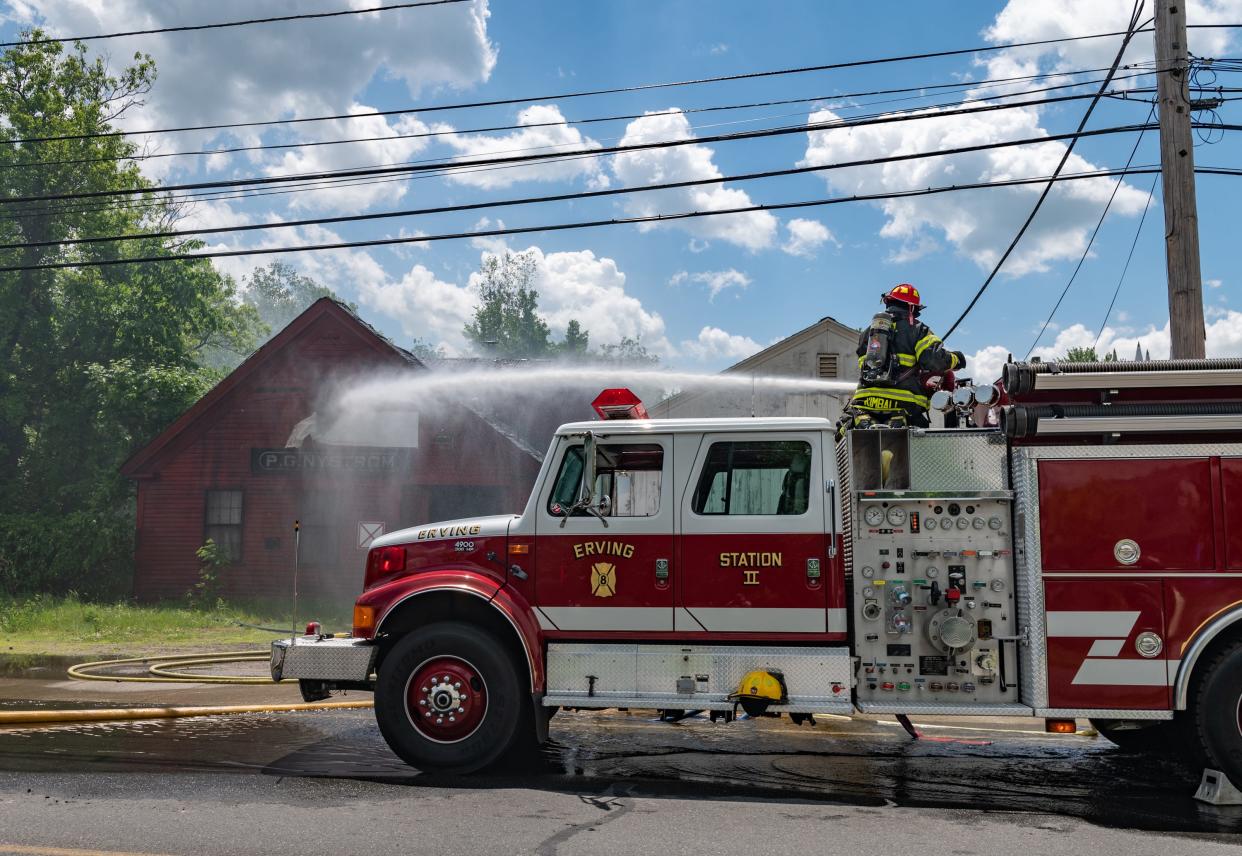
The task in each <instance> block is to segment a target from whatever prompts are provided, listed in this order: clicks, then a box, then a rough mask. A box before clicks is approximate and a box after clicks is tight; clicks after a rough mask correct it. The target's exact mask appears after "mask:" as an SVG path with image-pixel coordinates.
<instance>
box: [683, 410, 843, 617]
mask: <svg viewBox="0 0 1242 856" xmlns="http://www.w3.org/2000/svg"><path fill="white" fill-rule="evenodd" d="M824 496H825V489H824V463H823V454H822V447H821V437H820V434H819V433H818V432H813V431H807V432H781V433H765V434H756V433H749V432H748V433H737V434H724V433H722V434H708V435H706V436H705V437H704V438H703V442H702V444H701V445H700V447H699V451H698V457H697V460H696V461H695V466H694V468H693V470H692V471H691V475H690V481H689V483H688V484H687V485H686V490H685V495H684V498H683V500H682V514H681V539H680V544H679V553H680V558H679V567H680V573H679V574H678V607H679V608H678V610H677V612H676V618H675V621H676V629H677V630H678V631H684V632H689V633H698V634H702V633H712V634H716V633H728V634H746V635H759V636H762V637H763V638H764V639H773V638H782V637H786V638H805V637H806V636H808V635H812V634H818V635H823V634H825V633H827V632H829V630H830V629H831V630H835V629H838V628H830V627H829V622H828V615H829V613H828V609H827V608H828V598H827V592H828V590H829V587H830V586H829V579H830V574H829V567H828V559H827V555H828V549H827V545H828V542H827V535H826V527H827V520H826V517H825V506H826V503H825V499H824ZM835 612H836V611H834V613H835ZM840 612H841V615H840V616H839V618H840V620H841V621H842V625H843V621H844V611H843V610H841V611H840ZM839 629H840V630H844V626H842V627H841V628H839Z"/></svg>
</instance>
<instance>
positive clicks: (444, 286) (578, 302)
mask: <svg viewBox="0 0 1242 856" xmlns="http://www.w3.org/2000/svg"><path fill="white" fill-rule="evenodd" d="M521 252H522V253H526V254H529V255H531V256H532V257H533V258H534V260H535V264H536V273H535V278H534V281H533V283H532V284H533V286H534V288H535V290H536V291H538V292H539V312H540V315H541V316H542V317H543V318H544V320H545V321H547V322H548V326H549V327H551V329H552V335H553V338H557V337H559V336H561V335H563V334H564V332H565V328H566V326H568V324H569V322H570V321H571V320H576V321H578V323H579V324H581V325H582V328H583V329H584V330H586V331H587V332H588V333H589V334H590V337H591V344H592V345H593V346H599V345H603V344H613V343H616V342H618V341H620V340H621V339H622V338H623V337H630V338H634V339H640V340H641V341H642V343H643V344H644V345H645V346H646V347H647V348H648V350H650V351H652V352H653V353H657V354H661V355H667V354H670V353H671V352H672V350H673V348H672V345H671V343H670V342H669V341H668V339H667V337H666V335H665V329H664V319H663V318H661V317H660V315H659V313H656V312H651V311H649V310H647V309H646V308H644V306H643V304H642V301H640V300H639V299H638V298H636V297H634V296H633V295H630V294H628V293H626V291H625V274H624V273H622V272H621V270H620V269H619V268H618V267H617V263H616V262H615V261H614V260H612V259H610V258H601V257H597V256H596V255H595V254H594V253H593V252H591V251H590V250H579V251H569V252H556V253H545V252H544V251H543V250H542V249H541V248H539V247H528V248H526V249H525V250H522V251H521ZM488 254H489V252H487V251H485V252H484V255H485V256H486V255H488ZM369 260H370V256H369V255H367V254H365V253H352V254H351V257H348V258H345V259H341V258H337V259H336V260H334V261H331V262H329V266H321V267H320V268H319V270H318V274H319V275H318V277H317V278H319V279H320V281H322V282H324V283H326V284H329V285H331V284H334V283H337V282H342V281H349V280H352V282H354V283H355V284H356V287H357V291H358V297H359V300H360V302H361V303H362V304H363V305H364V306H366V307H368V308H371V309H374V310H376V311H378V312H382V313H383V314H385V315H387V316H389V317H390V318H392V319H394V320H396V321H397V322H398V323H399V324H400V325H401V328H402V331H403V332H404V333H405V334H406V335H407V336H411V337H413V336H420V337H423V338H430V339H433V340H436V341H438V342H439V343H441V344H443V345H444V346H445V347H447V348H448V349H450V350H451V351H453V352H464V351H466V350H468V349H469V348H468V343H467V342H466V340H465V338H464V337H463V336H462V327H464V326H465V325H466V323H467V322H469V321H470V319H471V318H472V317H473V315H474V306H475V303H476V301H477V299H478V292H479V274H478V273H474V274H471V276H470V278H469V279H468V280H467V282H466V283H465V284H464V285H458V284H456V283H452V282H446V281H444V280H441V279H439V278H438V277H437V276H436V275H435V274H434V273H433V272H432V271H430V270H428V269H427V268H426V267H424V266H423V265H414V266H413V267H412V268H410V269H409V271H407V272H406V273H405V275H404V276H402V277H401V278H400V279H394V278H392V277H390V276H388V275H387V274H386V273H385V272H384V271H383V269H381V268H379V266H378V265H374V266H373V267H372V266H371V265H373V264H374V263H373V262H370V263H368V262H369Z"/></svg>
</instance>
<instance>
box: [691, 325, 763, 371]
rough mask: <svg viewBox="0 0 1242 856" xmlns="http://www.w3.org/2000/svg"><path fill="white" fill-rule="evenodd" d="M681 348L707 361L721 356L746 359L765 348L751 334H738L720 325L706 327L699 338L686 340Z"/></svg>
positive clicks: (697, 358) (700, 359)
mask: <svg viewBox="0 0 1242 856" xmlns="http://www.w3.org/2000/svg"><path fill="white" fill-rule="evenodd" d="M681 349H682V351H683V352H684V353H686V354H687V355H689V356H690V357H693V358H694V359H696V360H699V361H702V362H706V361H708V360H715V359H720V358H728V359H732V360H744V359H746V358H747V357H749V356H750V355H751V354H755V353H758V352H759V351H761V350H763V345H760V344H759V343H758V342H756V341H755V340H754V339H752V338H750V337H749V336H738V335H735V334H733V333H728V332H726V331H724V330H721V329H720V328H719V327H704V328H703V329H702V330H700V331H699V335H698V337H697V338H695V339H686V340H684V341H683V342H682V343H681Z"/></svg>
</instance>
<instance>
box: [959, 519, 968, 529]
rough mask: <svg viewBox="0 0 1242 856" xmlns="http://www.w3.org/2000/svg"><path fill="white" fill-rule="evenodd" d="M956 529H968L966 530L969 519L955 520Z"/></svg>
mask: <svg viewBox="0 0 1242 856" xmlns="http://www.w3.org/2000/svg"><path fill="white" fill-rule="evenodd" d="M957 528H958V529H968V528H970V518H969V517H959V518H957Z"/></svg>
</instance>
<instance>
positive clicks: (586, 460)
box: [578, 431, 595, 507]
mask: <svg viewBox="0 0 1242 856" xmlns="http://www.w3.org/2000/svg"><path fill="white" fill-rule="evenodd" d="M594 498H595V434H594V433H593V432H591V431H588V432H586V437H585V438H584V439H583V441H582V485H581V487H580V488H579V490H578V506H579V507H588V506H590V505H591V501H592V500H593V499H594Z"/></svg>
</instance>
